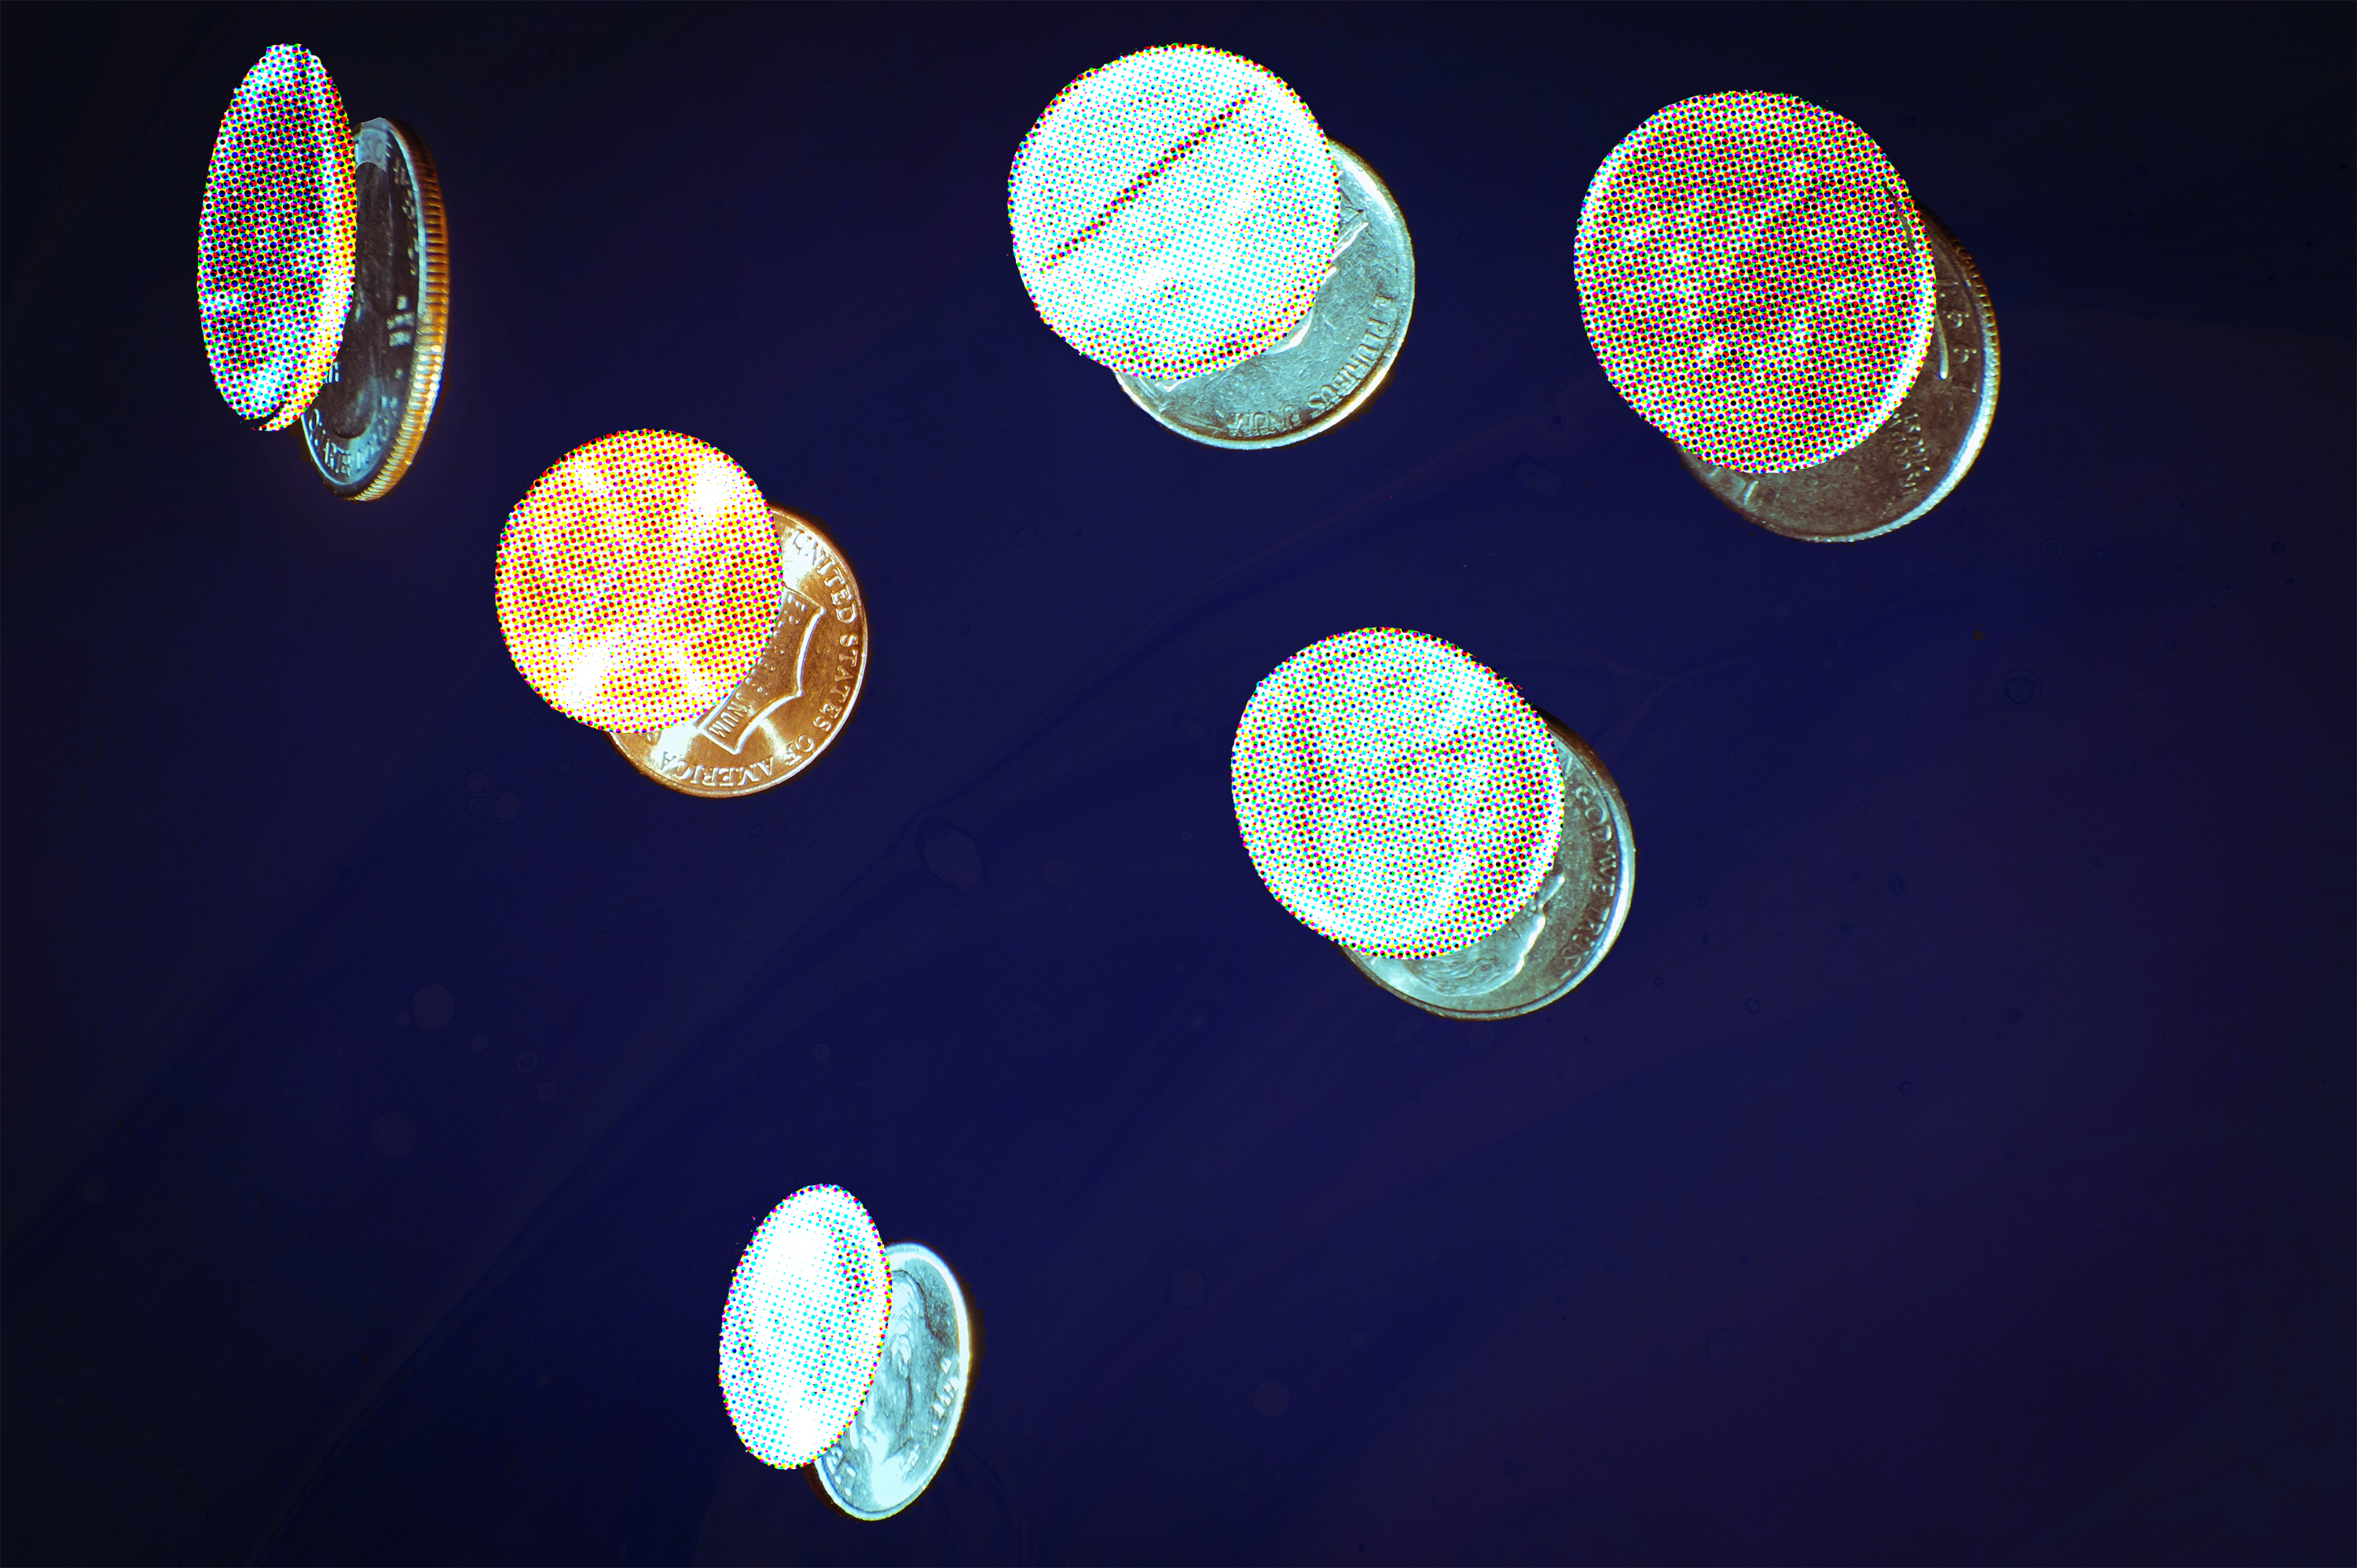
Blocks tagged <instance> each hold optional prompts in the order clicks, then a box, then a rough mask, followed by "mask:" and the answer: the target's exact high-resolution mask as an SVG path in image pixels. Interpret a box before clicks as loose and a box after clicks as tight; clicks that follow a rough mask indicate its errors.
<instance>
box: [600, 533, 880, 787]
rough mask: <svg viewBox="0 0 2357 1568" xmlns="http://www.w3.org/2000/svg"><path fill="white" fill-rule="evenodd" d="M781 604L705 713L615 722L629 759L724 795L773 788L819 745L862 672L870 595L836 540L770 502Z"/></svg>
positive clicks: (804, 764)
mask: <svg viewBox="0 0 2357 1568" xmlns="http://www.w3.org/2000/svg"><path fill="white" fill-rule="evenodd" d="M770 515H771V516H772V517H774V518H775V519H776V520H777V526H778V538H779V551H780V556H781V557H782V559H783V561H784V564H785V565H784V582H785V594H784V607H783V608H782V609H781V611H780V614H779V617H778V625H777V630H776V631H775V632H774V633H773V634H772V635H771V637H770V644H769V647H768V648H766V649H764V650H762V653H761V656H760V659H759V661H757V662H756V663H755V664H754V666H753V670H752V672H751V673H750V674H748V675H747V676H746V677H745V678H744V679H743V680H742V681H740V682H737V687H736V689H735V690H734V691H732V692H730V693H728V695H727V696H726V697H725V698H724V699H722V700H721V701H720V702H719V703H716V704H715V705H714V706H713V708H712V710H711V711H710V712H708V713H706V714H704V715H703V716H702V717H701V718H697V719H694V720H690V721H687V722H684V723H681V724H674V725H668V726H666V727H664V728H662V729H656V730H643V731H630V732H617V733H616V734H615V736H614V746H615V747H616V748H617V749H618V750H619V751H620V752H621V754H622V755H623V756H624V757H629V758H630V765H631V766H632V767H634V768H637V769H638V770H639V771H640V772H641V773H643V774H645V775H646V776H647V777H648V778H650V779H653V780H655V782H657V783H658V784H663V785H667V786H669V787H670V788H672V789H677V790H679V791H680V792H681V793H682V794H686V795H699V796H702V797H704V798H705V799H706V800H721V799H725V798H726V797H729V796H732V795H757V794H759V793H760V792H761V791H762V790H764V789H773V788H775V787H776V786H778V785H780V784H782V783H784V782H785V781H786V780H787V779H791V778H792V777H794V775H796V774H798V773H800V772H801V771H802V769H804V768H808V767H809V766H810V765H811V764H812V763H813V762H815V761H817V760H818V758H819V757H821V756H822V755H823V754H824V752H825V751H826V748H827V747H828V746H832V745H833V744H834V737H835V736H838V735H840V734H842V733H843V726H844V725H845V724H847V723H848V722H850V719H851V712H852V709H853V708H854V707H855V706H856V705H857V703H858V702H859V693H860V688H861V687H862V686H863V685H864V684H865V683H866V679H867V603H866V599H865V598H864V597H862V596H861V594H860V592H859V579H858V578H857V577H856V576H854V575H852V571H851V564H850V563H849V562H847V561H845V559H844V558H843V553H842V552H841V551H840V550H838V549H836V548H835V545H834V541H833V540H831V539H829V538H828V537H827V536H826V535H825V534H824V533H823V532H820V531H819V529H818V528H817V527H816V526H815V525H814V524H813V523H812V522H811V521H809V520H808V519H807V518H802V517H798V516H796V515H795V514H794V513H792V512H790V511H787V510H785V509H783V508H782V507H775V506H773V507H771V508H770Z"/></svg>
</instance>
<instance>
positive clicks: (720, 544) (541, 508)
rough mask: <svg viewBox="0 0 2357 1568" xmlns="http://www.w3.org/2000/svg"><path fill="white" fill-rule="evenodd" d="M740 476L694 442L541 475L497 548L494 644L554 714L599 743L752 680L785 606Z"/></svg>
mask: <svg viewBox="0 0 2357 1568" xmlns="http://www.w3.org/2000/svg"><path fill="white" fill-rule="evenodd" d="M780 569H781V552H780V540H779V535H778V530H777V528H776V526H775V524H774V523H773V522H772V521H771V520H770V509H769V506H768V503H767V502H765V501H764V500H763V499H761V492H760V490H759V489H757V488H756V487H755V485H754V483H753V481H752V479H751V478H748V476H747V474H746V473H745V470H744V469H742V468H740V467H737V464H736V462H735V461H734V460H733V459H731V458H730V457H728V456H726V454H724V453H722V452H719V451H717V450H716V449H715V448H713V447H711V446H706V445H705V444H704V443H703V442H701V441H698V440H696V439H694V437H693V436H688V435H675V434H673V433H672V432H670V431H662V430H630V431H623V432H621V433H620V434H619V435H608V436H604V437H601V438H600V439H598V440H596V441H593V442H591V443H589V444H588V445H587V446H582V447H580V448H578V449H576V451H574V452H573V453H571V454H570V455H569V456H566V457H565V460H564V461H562V462H560V463H558V464H557V465H556V466H555V467H553V468H551V469H549V470H548V472H547V473H545V474H544V475H542V476H541V478H540V480H539V482H538V483H537V484H535V485H533V488H532V489H531V491H530V492H529V493H527V494H526V495H525V497H524V498H523V499H522V501H521V502H519V503H517V506H516V509H515V510H514V511H513V512H512V513H511V514H510V516H509V518H508V523H507V529H506V532H504V533H503V534H502V535H501V536H500V553H499V575H498V599H499V613H500V631H501V632H502V633H503V634H504V635H505V637H506V638H507V644H508V652H509V654H510V656H511V657H512V658H513V659H514V660H515V665H516V669H517V670H518V671H521V672H522V675H523V678H524V679H525V680H526V681H527V682H531V685H532V688H533V691H535V692H538V693H540V694H541V696H542V697H544V698H545V699H546V700H547V702H548V703H549V705H550V706H552V707H554V708H555V709H556V710H557V711H558V712H559V713H562V714H566V715H568V716H569V717H572V718H576V719H578V720H580V721H581V722H582V723H584V724H587V725H596V726H597V728H599V729H604V730H615V731H619V730H651V729H660V728H661V727H662V726H663V725H670V724H674V723H677V722H679V721H680V720H683V719H690V718H694V717H696V716H697V715H698V714H703V713H705V711H706V710H708V709H710V708H711V707H712V706H713V704H714V703H717V702H718V701H719V700H720V699H721V698H722V697H724V696H726V694H727V693H729V692H730V691H731V690H732V689H733V688H734V687H735V686H736V685H737V682H739V681H741V680H742V679H743V678H744V677H745V676H746V674H747V673H748V671H751V670H752V668H753V666H754V664H755V663H756V662H757V661H758V660H759V659H760V657H761V653H762V650H763V649H764V648H765V647H766V646H767V645H768V643H769V641H770V633H771V631H772V629H773V628H774V627H775V626H776V623H777V619H778V614H779V599H780V593H781V591H782V587H783V585H782V582H781V579H780Z"/></svg>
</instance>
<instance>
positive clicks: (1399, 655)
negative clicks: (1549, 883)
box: [1233, 627, 1564, 959]
mask: <svg viewBox="0 0 2357 1568" xmlns="http://www.w3.org/2000/svg"><path fill="white" fill-rule="evenodd" d="M1233 768H1234V772H1233V788H1234V793H1235V806H1236V822H1237V825H1238V827H1239V828H1240V829H1241V830H1242V831H1243V842H1244V851H1245V853H1246V854H1249V855H1250V856H1251V857H1252V863H1253V867H1254V869H1255V870H1256V871H1258V872H1259V873H1260V875H1261V879H1262V880H1263V881H1264V882H1265V883H1267V884H1268V888H1269V891H1270V892H1271V893H1274V894H1275V896H1276V899H1277V902H1279V903H1281V904H1283V905H1284V906H1285V907H1286V908H1287V909H1289V910H1291V911H1292V912H1293V913H1294V914H1295V915H1296V916H1297V917H1298V918H1300V919H1301V921H1302V922H1303V923H1304V924H1306V925H1308V927H1309V928H1310V929H1312V930H1315V931H1317V932H1318V933H1319V934H1320V935H1322V936H1325V937H1328V938H1330V939H1332V940H1335V941H1338V942H1342V943H1345V944H1347V945H1349V946H1351V947H1353V948H1356V949H1358V950H1361V952H1368V953H1375V954H1379V955H1382V956H1383V957H1386V958H1398V959H1422V958H1432V957H1435V956H1437V955H1438V954H1440V953H1444V952H1449V951H1453V950H1456V949H1458V948H1463V947H1469V946H1470V945H1472V944H1473V943H1475V942H1478V941H1480V940H1482V939H1483V938H1485V937H1488V936H1490V935H1491V934H1492V933H1494V932H1496V931H1497V930H1498V929H1500V928H1501V927H1502V926H1504V925H1505V923H1506V921H1507V920H1508V919H1509V918H1512V915H1513V913H1514V911H1515V910H1516V909H1518V908H1521V907H1522V906H1523V904H1525V903H1527V902H1528V901H1529V900H1530V898H1531V897H1532V896H1533V895H1534V893H1535V892H1536V891H1537V890H1538V886H1539V884H1540V882H1541V880H1542V879H1543V878H1544V876H1545V875H1546V870H1547V867H1548V866H1549V865H1551V864H1552V863H1553V861H1554V859H1555V849H1556V847H1557V845H1558V843H1559V842H1560V840H1561V838H1562V833H1563V818H1564V788H1563V769H1562V764H1561V762H1560V760H1559V759H1558V757H1556V754H1555V738H1554V736H1552V735H1551V734H1549V733H1548V730H1547V727H1546V725H1545V723H1544V721H1543V720H1542V719H1540V717H1539V716H1538V714H1536V713H1534V712H1533V711H1532V709H1531V706H1530V704H1529V703H1526V702H1524V701H1523V697H1522V694H1521V693H1519V692H1516V691H1515V690H1514V688H1513V687H1512V686H1511V685H1509V684H1507V682H1505V681H1504V680H1503V679H1501V677H1500V676H1499V675H1497V674H1496V673H1495V672H1494V671H1491V670H1489V669H1487V668H1486V667H1484V666H1483V665H1481V664H1480V663H1477V662H1476V661H1475V660H1473V659H1472V658H1471V657H1470V656H1469V655H1468V654H1467V653H1466V652H1465V651H1464V650H1461V649H1459V648H1458V647H1456V646H1454V645H1453V644H1451V643H1448V642H1444V641H1442V640H1441V639H1439V638H1437V637H1430V636H1427V635H1426V634H1424V633H1422V632H1413V631H1401V630H1397V629H1394V628H1388V627H1383V628H1370V629H1367V630H1362V631H1352V632H1345V633H1343V634H1342V635H1341V636H1340V637H1332V638H1329V639H1326V640H1325V641H1323V642H1318V643H1313V644H1312V645H1310V646H1309V647H1308V648H1306V649H1303V650H1301V651H1300V652H1298V653H1297V654H1295V655H1294V656H1293V657H1292V658H1290V659H1288V660H1286V661H1285V662H1284V663H1282V664H1280V665H1278V666H1277V667H1276V669H1275V671H1274V672H1272V673H1271V674H1270V675H1269V677H1268V678H1267V679H1266V680H1265V681H1263V682H1261V683H1260V686H1259V688H1258V689H1257V690H1255V691H1254V693H1253V697H1252V701H1251V702H1250V703H1247V704H1246V705H1245V708H1244V714H1243V720H1242V721H1241V722H1240V723H1239V724H1238V725H1237V726H1236V739H1235V751H1234V757H1233Z"/></svg>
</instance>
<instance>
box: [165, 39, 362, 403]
mask: <svg viewBox="0 0 2357 1568" xmlns="http://www.w3.org/2000/svg"><path fill="white" fill-rule="evenodd" d="M352 160H353V154H352V133H351V127H350V124H348V123H347V121H346V120H345V117H344V103H343V100H342V99H341V98H340V97H339V96H338V95H337V92H336V84H335V83H334V82H332V81H329V80H328V69H327V67H325V66H323V65H321V64H320V63H319V61H318V58H317V56H315V55H313V54H312V53H311V52H310V51H309V50H308V49H306V48H303V47H302V46H301V45H299V44H279V45H276V46H274V48H271V49H270V50H269V52H268V53H266V54H264V56H263V57H262V59H259V60H257V61H256V62H254V67H253V70H249V71H247V72H246V73H245V80H244V81H241V82H239V83H238V88H237V94H236V96H235V97H233V98H232V99H231V100H230V106H229V109H228V111H227V112H226V113H223V114H222V115H221V132H220V134H218V135H217V136H215V137H214V139H213V156H212V162H211V164H210V166H208V167H207V169H206V171H205V200H204V208H203V210H202V212H201V213H200V215H199V220H198V229H197V309H198V315H199V319H200V320H201V321H202V323H203V327H204V335H205V358H206V359H207V360H209V361H210V363H211V366H212V372H213V384H214V385H215V386H217V387H219V388H220V389H221V397H222V398H223V399H224V400H225V401H226V402H227V403H229V405H230V407H231V408H232V409H234V410H235V411H236V412H237V413H238V414H239V416H240V417H242V418H245V419H258V420H263V421H264V422H266V423H265V424H264V428H265V429H271V430H277V429H283V428H284V427H285V426H286V425H288V424H293V423H294V422H295V420H296V418H298V417H300V415H301V414H302V412H303V409H304V408H305V406H306V405H307V404H308V403H310V401H311V399H312V398H313V397H315V396H317V393H318V391H319V386H320V383H321V382H323V381H325V380H326V379H327V374H328V367H329V366H330V365H331V364H333V363H334V361H335V357H336V349H337V348H338V347H339V344H340V343H341V341H342V338H343V328H344V312H345V309H346V307H347V306H348V305H349V303H350V295H351V288H352V265H353V262H352V257H353V251H354V247H355V244H356V242H357V238H358V231H359V221H360V192H359V187H358V184H357V171H356V169H355V167H354V165H353V161H352Z"/></svg>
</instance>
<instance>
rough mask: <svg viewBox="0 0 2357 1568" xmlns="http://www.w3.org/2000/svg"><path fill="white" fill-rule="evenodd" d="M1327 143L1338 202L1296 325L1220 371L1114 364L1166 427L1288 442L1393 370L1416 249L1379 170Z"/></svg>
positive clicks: (1208, 440) (1215, 442) (1216, 441)
mask: <svg viewBox="0 0 2357 1568" xmlns="http://www.w3.org/2000/svg"><path fill="white" fill-rule="evenodd" d="M1327 148H1328V150H1329V152H1330V153H1332V155H1333V158H1334V169H1335V172H1336V173H1337V174H1338V175H1339V176H1340V178H1341V182H1342V206H1341V209H1340V219H1339V221H1338V222H1337V224H1336V226H1335V230H1334V260H1333V262H1332V263H1331V265H1330V266H1329V269H1328V271H1327V274H1326V277H1325V281H1324V283H1323V284H1322V285H1320V286H1319V288H1318V302H1317V304H1316V305H1315V306H1312V308H1311V310H1310V313H1309V315H1308V317H1307V318H1306V319H1305V320H1304V321H1303V322H1302V324H1301V325H1300V326H1299V327H1297V328H1294V330H1293V332H1292V333H1291V335H1289V336H1288V337H1287V338H1286V339H1285V340H1284V341H1283V342H1281V343H1278V344H1277V345H1276V346H1275V348H1272V349H1267V350H1266V351H1265V352H1263V353H1260V354H1256V355H1254V357H1253V358H1251V359H1249V360H1243V362H1241V363H1239V364H1234V365H1230V366H1229V367H1228V368H1226V369H1225V370H1220V371H1208V372H1206V373H1204V374H1202V375H1199V376H1188V377H1184V378H1182V379H1179V380H1159V379H1156V378H1151V377H1146V376H1134V375H1127V374H1125V373H1123V372H1122V371H1114V381H1119V382H1120V383H1121V390H1122V391H1123V392H1126V393H1128V394H1129V400H1130V401H1131V402H1132V403H1135V404H1137V406H1138V407H1140V408H1142V409H1144V410H1145V411H1146V413H1150V414H1152V415H1153V416H1154V417H1155V419H1157V421H1159V422H1160V423H1161V424H1163V425H1164V426H1166V427H1167V428H1168V429H1171V430H1175V431H1177V432H1178V433H1179V435H1184V436H1186V437H1187V438H1188V439H1189V440H1192V441H1200V442H1202V443H1203V444H1205V445H1206V446H1243V447H1261V446H1291V445H1292V444H1293V443H1294V442H1296V441H1307V440H1308V439H1309V438H1310V437H1311V436H1313V435H1323V434H1324V433H1325V432H1327V431H1329V430H1331V429H1333V428H1334V426H1336V425H1338V424H1341V423H1342V422H1343V421H1344V420H1347V419H1349V418H1350V417H1351V415H1352V414H1354V413H1358V411H1359V410H1360V409H1361V408H1363V407H1364V406H1366V403H1367V402H1368V400H1369V399H1371V398H1372V397H1373V396H1374V395H1375V393H1376V392H1377V391H1378V390H1379V389H1380V388H1381V387H1382V386H1383V378H1384V377H1386V376H1388V375H1389V374H1390V373H1391V368H1392V361H1393V360H1396V359H1397V358H1399V350H1400V344H1401V343H1402V342H1403V341H1405V338H1406V337H1407V323H1408V317H1409V315H1410V313H1411V312H1412V311H1413V310H1414V309H1415V247H1414V246H1413V245H1412V244H1410V242H1409V241H1408V232H1407V222H1406V220H1405V219H1403V218H1402V217H1401V216H1400V209H1399V203H1398V202H1396V201H1394V199H1392V193H1391V188H1390V187H1388V186H1386V185H1385V184H1383V177H1381V176H1380V175H1378V174H1376V173H1375V171H1374V170H1373V169H1372V168H1369V167H1368V166H1367V165H1366V163H1365V161H1364V160H1363V159H1361V157H1360V156H1359V155H1358V154H1356V153H1354V152H1352V151H1351V149H1350V148H1348V147H1346V146H1344V145H1342V144H1341V143H1340V142H1329V143H1328V144H1327Z"/></svg>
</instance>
